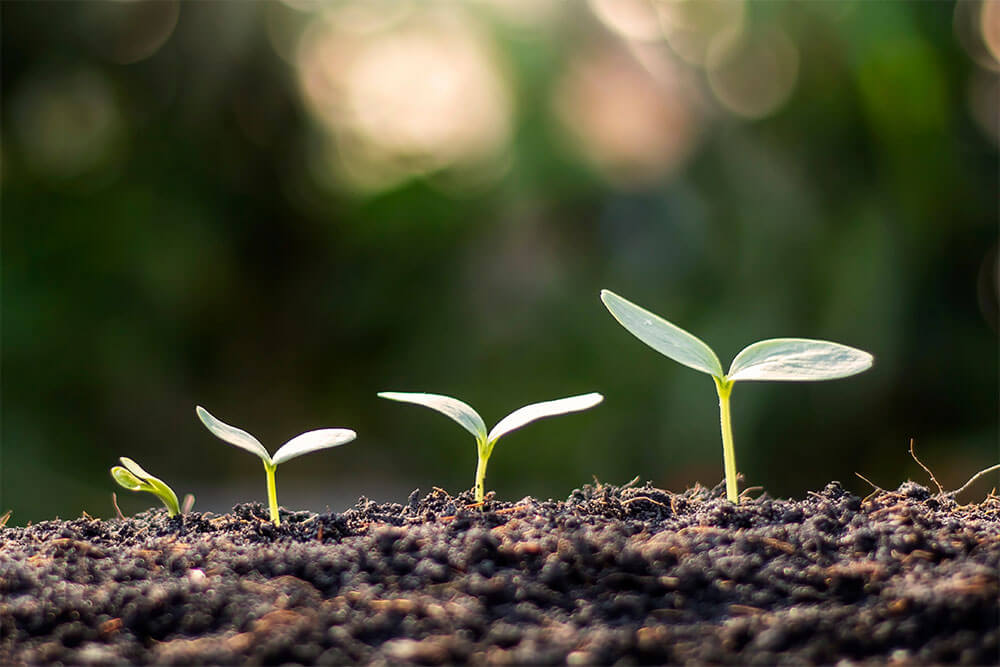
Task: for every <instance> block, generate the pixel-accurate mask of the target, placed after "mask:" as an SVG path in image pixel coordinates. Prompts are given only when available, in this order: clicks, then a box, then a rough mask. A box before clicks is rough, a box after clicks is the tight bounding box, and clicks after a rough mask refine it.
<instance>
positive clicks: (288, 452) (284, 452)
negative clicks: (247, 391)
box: [195, 405, 357, 526]
mask: <svg viewBox="0 0 1000 667" xmlns="http://www.w3.org/2000/svg"><path fill="white" fill-rule="evenodd" d="M195 411H196V412H197V413H198V419H200V420H201V423H202V424H204V425H205V428H207V429H208V430H209V431H211V432H212V434H213V435H214V436H215V437H217V438H219V439H220V440H223V441H225V442H228V443H229V444H230V445H234V446H236V447H239V448H241V449H245V450H247V451H248V452H251V453H253V454H256V455H257V456H259V457H260V459H261V461H263V462H264V471H265V473H266V474H267V503H268V507H269V508H270V511H271V521H273V522H274V525H275V526H280V525H281V520H280V519H279V518H278V494H277V490H276V489H275V482H274V472H275V470H277V468H278V465H280V464H282V463H284V462H285V461H288V460H289V459H293V458H295V457H296V456H302V455H303V454H308V453H309V452H315V451H317V450H320V449H327V448H328V447H337V446H339V445H345V444H347V443H348V442H350V441H351V440H354V438H356V437H357V434H356V433H355V432H354V431H352V430H351V429H348V428H324V429H319V430H317V431H308V432H306V433H303V434H301V435H297V436H295V437H294V438H292V439H291V440H289V441H288V442H286V443H285V444H283V445H282V446H281V447H279V448H278V451H277V452H275V454H274V457H273V458H272V457H271V455H270V454H268V453H267V450H266V449H264V445H262V444H260V441H259V440H257V438H255V437H253V436H252V435H250V434H249V433H247V432H246V431H242V430H240V429H238V428H236V427H235V426H230V425H229V424H225V423H223V422H221V421H219V420H218V419H216V418H215V417H213V416H212V415H211V414H210V413H209V412H208V410H206V409H205V408H203V407H201V406H200V405H199V406H197V408H195Z"/></svg>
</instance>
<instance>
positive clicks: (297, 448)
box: [272, 428, 358, 465]
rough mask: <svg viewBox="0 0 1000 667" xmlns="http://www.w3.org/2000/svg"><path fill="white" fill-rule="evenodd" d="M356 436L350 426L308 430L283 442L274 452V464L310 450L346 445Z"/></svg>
mask: <svg viewBox="0 0 1000 667" xmlns="http://www.w3.org/2000/svg"><path fill="white" fill-rule="evenodd" d="M356 437H358V434H357V433H355V432H354V431H352V430H351V429H349V428H324V429H319V430H317V431H308V432H307V433H303V434H302V435H297V436H295V437H294V438H292V439H291V440H289V441H288V442H286V443H285V444H283V445H282V446H281V447H280V448H279V449H278V451H277V452H275V453H274V458H273V459H272V461H273V462H274V465H278V464H280V463H284V462H285V461H287V460H288V459H293V458H295V457H296V456H302V455H303V454H308V453H309V452H315V451H317V450H320V449H327V448H329V447H338V446H340V445H346V444H347V443H349V442H350V441H351V440H354V439H355V438H356Z"/></svg>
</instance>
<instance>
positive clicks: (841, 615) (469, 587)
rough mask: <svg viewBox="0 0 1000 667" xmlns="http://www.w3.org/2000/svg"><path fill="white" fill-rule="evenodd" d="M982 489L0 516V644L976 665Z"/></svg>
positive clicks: (659, 494) (597, 493) (986, 583)
mask: <svg viewBox="0 0 1000 667" xmlns="http://www.w3.org/2000/svg"><path fill="white" fill-rule="evenodd" d="M998 567H1000V498H998V497H997V496H994V495H992V494H991V495H990V496H989V497H987V498H986V500H984V501H983V502H981V503H978V504H973V505H965V506H962V505H959V504H957V503H956V502H955V501H954V500H953V499H951V498H949V497H947V496H943V495H940V494H938V495H933V494H932V493H931V492H929V491H928V490H927V489H926V488H924V487H922V486H919V485H917V484H915V483H913V482H907V483H906V484H903V485H902V486H900V487H899V489H897V490H895V491H880V492H877V493H875V494H873V495H871V496H869V497H868V498H866V499H864V500H862V499H861V498H858V497H857V496H854V495H851V494H850V493H848V492H846V491H845V490H844V489H843V488H842V487H841V486H840V484H838V483H836V482H833V483H831V484H829V485H828V486H827V487H826V488H825V489H823V491H822V492H819V493H810V494H808V496H807V497H806V498H805V499H803V500H775V499H772V498H769V497H767V496H766V495H765V496H762V497H760V498H756V499H747V500H744V501H743V502H741V503H740V504H739V505H732V504H730V503H728V502H727V501H726V500H725V499H724V497H723V489H722V487H721V485H720V486H719V487H716V488H715V489H707V488H704V487H696V488H694V489H690V490H688V491H686V492H684V493H678V494H674V493H670V492H667V491H663V490H660V489H656V488H653V487H651V486H649V485H647V486H643V487H634V486H633V487H629V486H628V485H626V486H625V487H615V486H609V485H601V484H595V485H593V486H585V487H584V488H582V489H579V490H576V491H574V492H573V493H572V494H571V495H570V496H569V498H568V499H567V500H566V501H565V502H557V501H544V502H543V501H538V500H534V499H531V498H525V499H523V500H521V501H519V502H516V503H510V502H503V501H499V500H495V499H493V498H492V497H491V496H490V497H487V500H486V502H485V504H484V505H483V506H475V505H472V503H471V498H470V496H469V495H468V494H462V495H459V496H455V497H453V496H449V495H448V494H447V493H445V492H444V491H441V490H439V489H435V490H434V491H432V492H431V493H430V494H428V495H426V496H424V497H423V498H421V497H420V494H419V493H418V492H417V491H414V492H413V494H411V496H410V498H409V501H408V502H407V503H406V504H402V505H401V504H394V503H388V504H379V503H375V502H371V501H369V500H366V499H365V498H362V499H360V500H359V501H358V503H357V505H356V506H355V507H353V508H351V509H349V510H347V511H346V512H343V513H325V514H314V513H311V512H283V513H282V525H281V527H280V528H276V527H274V526H273V525H272V524H271V523H269V522H268V520H267V512H266V509H265V508H264V507H263V506H262V505H260V504H256V503H255V504H245V505H238V506H236V507H235V508H233V511H232V513H230V514H225V515H221V516H218V515H212V514H207V513H206V514H200V513H193V514H188V515H186V516H183V517H177V518H173V519H169V518H167V516H166V514H165V512H164V511H163V510H151V511H148V512H145V513H143V514H140V515H138V516H136V517H134V518H129V519H124V520H110V521H108V520H98V519H90V518H87V517H85V518H81V519H75V520H72V521H59V520H56V521H46V522H44V523H39V524H36V525H33V526H29V527H25V528H2V529H0V662H2V663H29V664H53V663H65V664H73V665H87V664H102V665H103V664H114V663H130V664H237V663H247V662H249V663H254V664H281V663H306V664H310V663H321V664H357V663H369V664H423V665H436V664H454V663H497V664H532V665H534V664H566V663H568V664H611V663H619V664H663V663H728V664H755V663H757V664H783V663H784V664H803V663H813V664H816V663H820V664H834V663H842V664H898V665H907V664H944V663H964V664H976V665H979V664H996V663H998V661H1000V648H998V647H1000V618H998V603H997V600H998V590H1000V589H998Z"/></svg>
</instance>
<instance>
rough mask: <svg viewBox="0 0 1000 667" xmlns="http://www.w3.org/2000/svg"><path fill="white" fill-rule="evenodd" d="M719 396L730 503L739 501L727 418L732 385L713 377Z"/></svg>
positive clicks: (731, 434)
mask: <svg viewBox="0 0 1000 667" xmlns="http://www.w3.org/2000/svg"><path fill="white" fill-rule="evenodd" d="M713 379H714V380H715V390H716V391H717V392H718V394H719V421H720V423H721V426H722V461H723V463H724V465H725V468H726V498H728V499H729V502H731V503H738V502H739V501H740V497H739V493H738V490H737V488H736V448H735V447H734V446H733V424H732V421H731V420H730V416H729V395H730V394H731V393H732V392H733V383H732V382H728V381H726V380H725V379H722V380H720V379H719V378H717V377H714V376H713Z"/></svg>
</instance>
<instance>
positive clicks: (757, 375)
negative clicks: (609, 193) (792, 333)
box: [727, 338, 875, 382]
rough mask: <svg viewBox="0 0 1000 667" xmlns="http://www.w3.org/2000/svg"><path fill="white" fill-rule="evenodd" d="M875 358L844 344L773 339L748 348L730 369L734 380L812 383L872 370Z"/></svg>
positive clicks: (798, 339)
mask: <svg viewBox="0 0 1000 667" xmlns="http://www.w3.org/2000/svg"><path fill="white" fill-rule="evenodd" d="M874 360H875V359H874V357H872V355H870V354H869V353H867V352H865V351H864V350H859V349H857V348H854V347H848V346H847V345H841V344H840V343H831V342H829V341H825V340H811V339H808V338H772V339H769V340H762V341H760V342H757V343H754V344H753V345H748V346H747V347H745V348H744V349H743V351H742V352H740V353H739V354H737V355H736V358H735V359H733V363H732V365H731V366H730V367H729V375H728V376H727V378H728V379H729V380H730V381H734V382H739V381H748V380H771V381H789V382H811V381H818V380H835V379H837V378H845V377H849V376H851V375H855V374H857V373H861V372H863V371H866V370H868V369H869V368H871V366H872V363H873V362H874Z"/></svg>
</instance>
